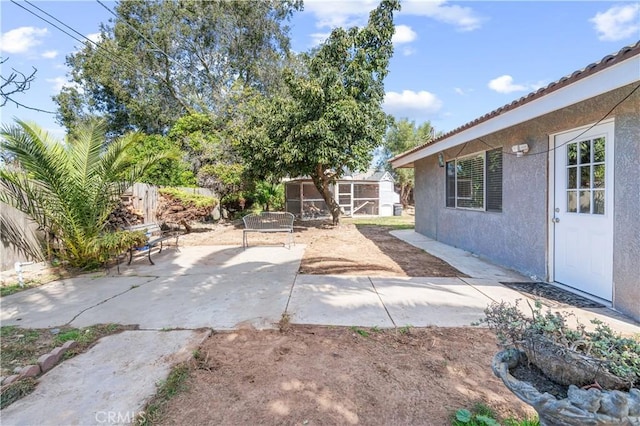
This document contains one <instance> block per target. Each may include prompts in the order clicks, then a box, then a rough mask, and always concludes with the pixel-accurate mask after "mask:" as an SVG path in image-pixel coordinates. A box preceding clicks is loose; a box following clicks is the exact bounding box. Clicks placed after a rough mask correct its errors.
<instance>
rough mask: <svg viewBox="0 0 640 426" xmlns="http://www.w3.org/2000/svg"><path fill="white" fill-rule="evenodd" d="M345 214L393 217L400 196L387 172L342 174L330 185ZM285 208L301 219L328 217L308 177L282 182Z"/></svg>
mask: <svg viewBox="0 0 640 426" xmlns="http://www.w3.org/2000/svg"><path fill="white" fill-rule="evenodd" d="M330 190H331V193H332V194H333V197H334V199H335V200H336V201H337V202H338V204H339V205H340V209H341V211H342V214H343V215H345V216H393V214H394V204H396V203H398V202H399V201H400V195H398V193H396V192H395V191H394V180H393V176H391V174H390V173H389V172H384V171H382V172H374V173H372V174H367V175H364V174H353V175H351V176H343V177H342V178H341V179H340V180H338V181H337V182H336V184H334V185H333V186H332V187H331V188H330ZM285 197H286V209H287V211H288V212H290V213H293V214H294V215H296V217H299V218H301V219H316V218H324V217H331V213H330V212H329V209H328V207H327V204H326V203H325V202H324V200H323V199H322V195H320V192H319V191H318V190H317V189H316V187H315V185H314V184H313V182H312V181H311V179H310V178H300V179H294V180H291V181H289V182H286V183H285Z"/></svg>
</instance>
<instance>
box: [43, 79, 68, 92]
mask: <svg viewBox="0 0 640 426" xmlns="http://www.w3.org/2000/svg"><path fill="white" fill-rule="evenodd" d="M46 81H47V83H52V85H51V87H52V89H53V91H54V92H56V93H58V92H60V91H61V90H62V88H63V87H64V86H70V85H71V83H70V82H69V81H68V80H67V78H66V77H54V78H47V79H46Z"/></svg>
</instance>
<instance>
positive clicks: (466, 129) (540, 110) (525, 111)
mask: <svg viewBox="0 0 640 426" xmlns="http://www.w3.org/2000/svg"><path fill="white" fill-rule="evenodd" d="M638 80H640V41H638V42H637V43H636V44H635V45H633V46H628V47H625V48H623V49H621V50H620V51H619V52H618V53H617V54H616V55H609V56H606V57H605V58H603V59H602V60H601V61H600V62H598V63H596V64H591V65H589V66H587V67H586V68H584V69H583V70H580V71H576V72H574V73H573V74H571V75H570V76H567V77H563V78H562V79H560V80H558V81H556V82H553V83H551V84H549V85H548V86H546V87H545V88H542V89H539V90H537V91H536V92H532V93H530V94H529V95H527V96H525V97H522V98H520V99H518V100H516V101H514V102H512V103H510V104H507V105H505V106H503V107H501V108H498V109H496V110H494V111H492V112H490V113H488V114H485V115H484V116H482V117H480V118H478V119H476V120H474V121H472V122H470V123H467V124H465V125H464V126H461V127H459V128H457V129H455V130H453V131H451V132H449V133H446V134H445V135H443V136H441V137H439V138H437V139H435V140H433V141H430V142H428V143H426V144H423V145H420V146H418V147H416V148H413V149H411V150H409V151H405V152H403V153H401V154H399V155H397V156H395V157H394V158H392V159H391V160H390V162H391V165H392V166H393V167H394V168H402V167H412V166H413V163H414V162H415V161H417V160H420V159H422V158H425V157H428V156H431V155H434V154H436V153H438V152H441V151H444V150H446V149H449V148H453V147H456V146H459V145H461V144H463V143H466V142H469V141H471V140H474V139H476V138H479V137H483V136H486V135H488V134H491V133H494V132H496V131H499V130H502V129H505V128H508V127H512V126H515V125H517V124H520V123H522V122H525V121H528V120H531V119H533V118H536V117H539V116H541V115H544V114H547V113H550V112H553V111H556V110H559V109H561V108H564V107H567V106H570V105H573V104H575V103H578V102H581V101H584V100H586V99H589V98H592V97H595V96H598V95H600V94H603V93H606V92H609V91H611V90H614V89H617V88H620V87H623V86H626V85H628V84H630V83H634V82H636V81H638Z"/></svg>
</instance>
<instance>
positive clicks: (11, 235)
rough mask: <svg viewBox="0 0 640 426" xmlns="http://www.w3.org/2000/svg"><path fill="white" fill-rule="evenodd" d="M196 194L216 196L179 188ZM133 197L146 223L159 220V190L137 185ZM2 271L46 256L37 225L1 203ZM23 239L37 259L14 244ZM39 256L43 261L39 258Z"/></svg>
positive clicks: (153, 187)
mask: <svg viewBox="0 0 640 426" xmlns="http://www.w3.org/2000/svg"><path fill="white" fill-rule="evenodd" d="M180 189H181V190H183V191H188V192H191V193H194V194H201V195H207V196H211V197H215V194H214V193H213V191H211V190H210V189H206V188H180ZM125 196H127V197H130V200H131V202H132V203H133V208H134V209H136V210H139V211H140V212H142V214H143V216H144V223H152V222H155V221H156V211H157V209H158V187H157V186H153V185H148V184H146V183H136V184H134V185H133V187H132V188H131V189H130V190H129V191H127V193H125ZM0 216H1V217H0V218H1V219H2V220H1V221H0V225H2V226H0V271H6V270H8V269H12V268H13V266H14V264H15V262H26V261H34V260H42V259H44V256H43V254H42V250H41V249H40V247H41V243H40V242H39V239H38V234H37V232H36V231H37V228H38V226H37V225H36V224H35V223H34V222H33V221H32V220H31V219H29V217H27V216H26V215H25V214H24V213H22V212H20V211H18V210H16V209H14V208H13V207H11V206H8V205H6V204H2V203H0ZM213 216H214V218H216V219H217V218H219V217H220V214H219V207H216V209H215V210H214V212H213ZM7 223H13V224H15V228H14V229H17V230H19V231H18V232H12V230H11V229H8V228H7V226H6V224H7ZM16 240H20V245H24V244H27V245H29V247H32V248H35V249H36V252H37V253H38V254H37V255H36V256H35V257H34V256H33V255H31V256H30V255H29V254H28V253H27V252H25V250H22V249H20V248H19V246H18V245H16V244H15V243H14V241H16ZM38 257H39V258H40V259H38Z"/></svg>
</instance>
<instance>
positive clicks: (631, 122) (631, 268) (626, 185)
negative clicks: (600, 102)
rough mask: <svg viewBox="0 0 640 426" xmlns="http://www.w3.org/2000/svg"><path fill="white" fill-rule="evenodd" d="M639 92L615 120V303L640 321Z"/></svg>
mask: <svg viewBox="0 0 640 426" xmlns="http://www.w3.org/2000/svg"><path fill="white" fill-rule="evenodd" d="M639 92H640V91H639ZM636 94H637V95H636V96H635V101H634V103H632V104H629V105H628V106H629V108H628V109H626V110H624V111H620V112H619V113H618V114H617V115H616V121H615V136H614V138H615V152H614V157H615V164H616V168H615V175H614V182H615V183H614V184H615V194H614V197H615V198H614V202H615V207H614V224H613V288H614V293H613V303H614V306H615V307H616V309H618V310H620V311H622V312H625V313H627V314H629V315H631V316H632V317H634V318H635V319H636V320H638V321H640V93H638V92H636Z"/></svg>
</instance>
